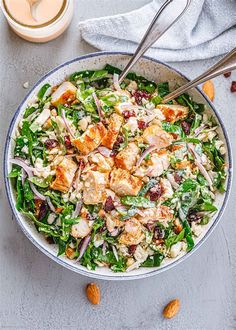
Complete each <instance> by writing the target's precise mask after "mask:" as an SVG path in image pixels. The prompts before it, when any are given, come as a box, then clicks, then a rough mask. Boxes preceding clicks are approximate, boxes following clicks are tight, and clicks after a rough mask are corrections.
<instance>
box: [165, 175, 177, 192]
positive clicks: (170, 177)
mask: <svg viewBox="0 0 236 330" xmlns="http://www.w3.org/2000/svg"><path fill="white" fill-rule="evenodd" d="M166 177H167V179H168V180H169V181H170V184H171V185H172V187H173V188H174V189H178V188H179V185H178V183H177V182H176V181H175V179H174V177H173V175H172V174H171V173H167V174H166Z"/></svg>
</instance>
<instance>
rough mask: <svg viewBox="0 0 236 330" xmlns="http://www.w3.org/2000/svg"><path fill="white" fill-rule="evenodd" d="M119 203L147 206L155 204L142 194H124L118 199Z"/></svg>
mask: <svg viewBox="0 0 236 330" xmlns="http://www.w3.org/2000/svg"><path fill="white" fill-rule="evenodd" d="M120 201H121V203H122V204H124V205H128V206H136V207H143V208H149V207H154V206H155V205H156V203H155V202H152V201H150V200H149V199H148V198H145V197H142V196H137V197H136V196H124V197H121V199H120Z"/></svg>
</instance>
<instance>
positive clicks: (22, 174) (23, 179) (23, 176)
mask: <svg viewBox="0 0 236 330" xmlns="http://www.w3.org/2000/svg"><path fill="white" fill-rule="evenodd" d="M26 177H27V174H26V172H25V170H24V169H23V168H22V169H21V182H22V186H23V185H24V183H25V179H26Z"/></svg>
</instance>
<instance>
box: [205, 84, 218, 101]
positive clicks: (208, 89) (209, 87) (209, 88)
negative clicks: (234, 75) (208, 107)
mask: <svg viewBox="0 0 236 330" xmlns="http://www.w3.org/2000/svg"><path fill="white" fill-rule="evenodd" d="M202 90H203V92H204V93H205V94H206V95H207V96H208V97H209V99H210V100H211V101H213V100H214V97H215V87H214V84H213V82H212V81H211V80H207V81H206V82H205V83H204V84H203V85H202Z"/></svg>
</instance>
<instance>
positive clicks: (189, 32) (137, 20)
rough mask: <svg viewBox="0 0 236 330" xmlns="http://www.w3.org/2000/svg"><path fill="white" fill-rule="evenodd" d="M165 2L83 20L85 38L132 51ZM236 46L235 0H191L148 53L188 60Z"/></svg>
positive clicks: (108, 47) (159, 0)
mask: <svg viewBox="0 0 236 330" xmlns="http://www.w3.org/2000/svg"><path fill="white" fill-rule="evenodd" d="M175 1H176V0H175ZM179 1H181V0H179ZM163 2H164V0H154V1H152V2H151V3H149V4H147V5H145V6H144V7H142V8H140V9H138V10H134V11H132V12H129V13H126V14H121V15H115V16H110V17H102V18H96V19H90V20H86V21H83V22H81V23H80V24H79V29H80V31H81V35H82V38H83V39H84V40H85V41H87V42H88V43H89V44H91V45H93V46H94V47H96V48H98V49H100V50H109V51H124V52H131V53H133V52H134V51H135V49H136V47H137V44H138V43H139V42H140V40H141V38H142V36H143V35H144V32H145V31H146V29H147V27H148V25H149V24H150V22H151V20H152V18H153V17H154V16H155V14H156V12H157V10H158V9H159V8H160V6H161V5H162V4H163ZM235 46H236V0H192V2H191V4H190V6H189V8H188V9H187V11H186V12H185V14H184V16H183V17H182V18H181V19H180V20H179V21H178V22H177V23H176V24H175V25H174V26H173V27H171V28H170V30H168V31H167V32H166V33H165V34H164V35H163V36H162V37H161V38H160V39H159V40H158V41H157V42H156V43H155V44H154V45H153V47H152V48H151V49H150V50H149V51H148V52H147V55H149V56H152V57H155V58H157V59H159V60H161V61H167V62H173V61H175V62H176V61H187V60H196V59H205V58H210V57H214V56H217V55H221V54H224V53H226V52H228V51H230V50H231V49H232V48H234V47H235Z"/></svg>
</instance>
